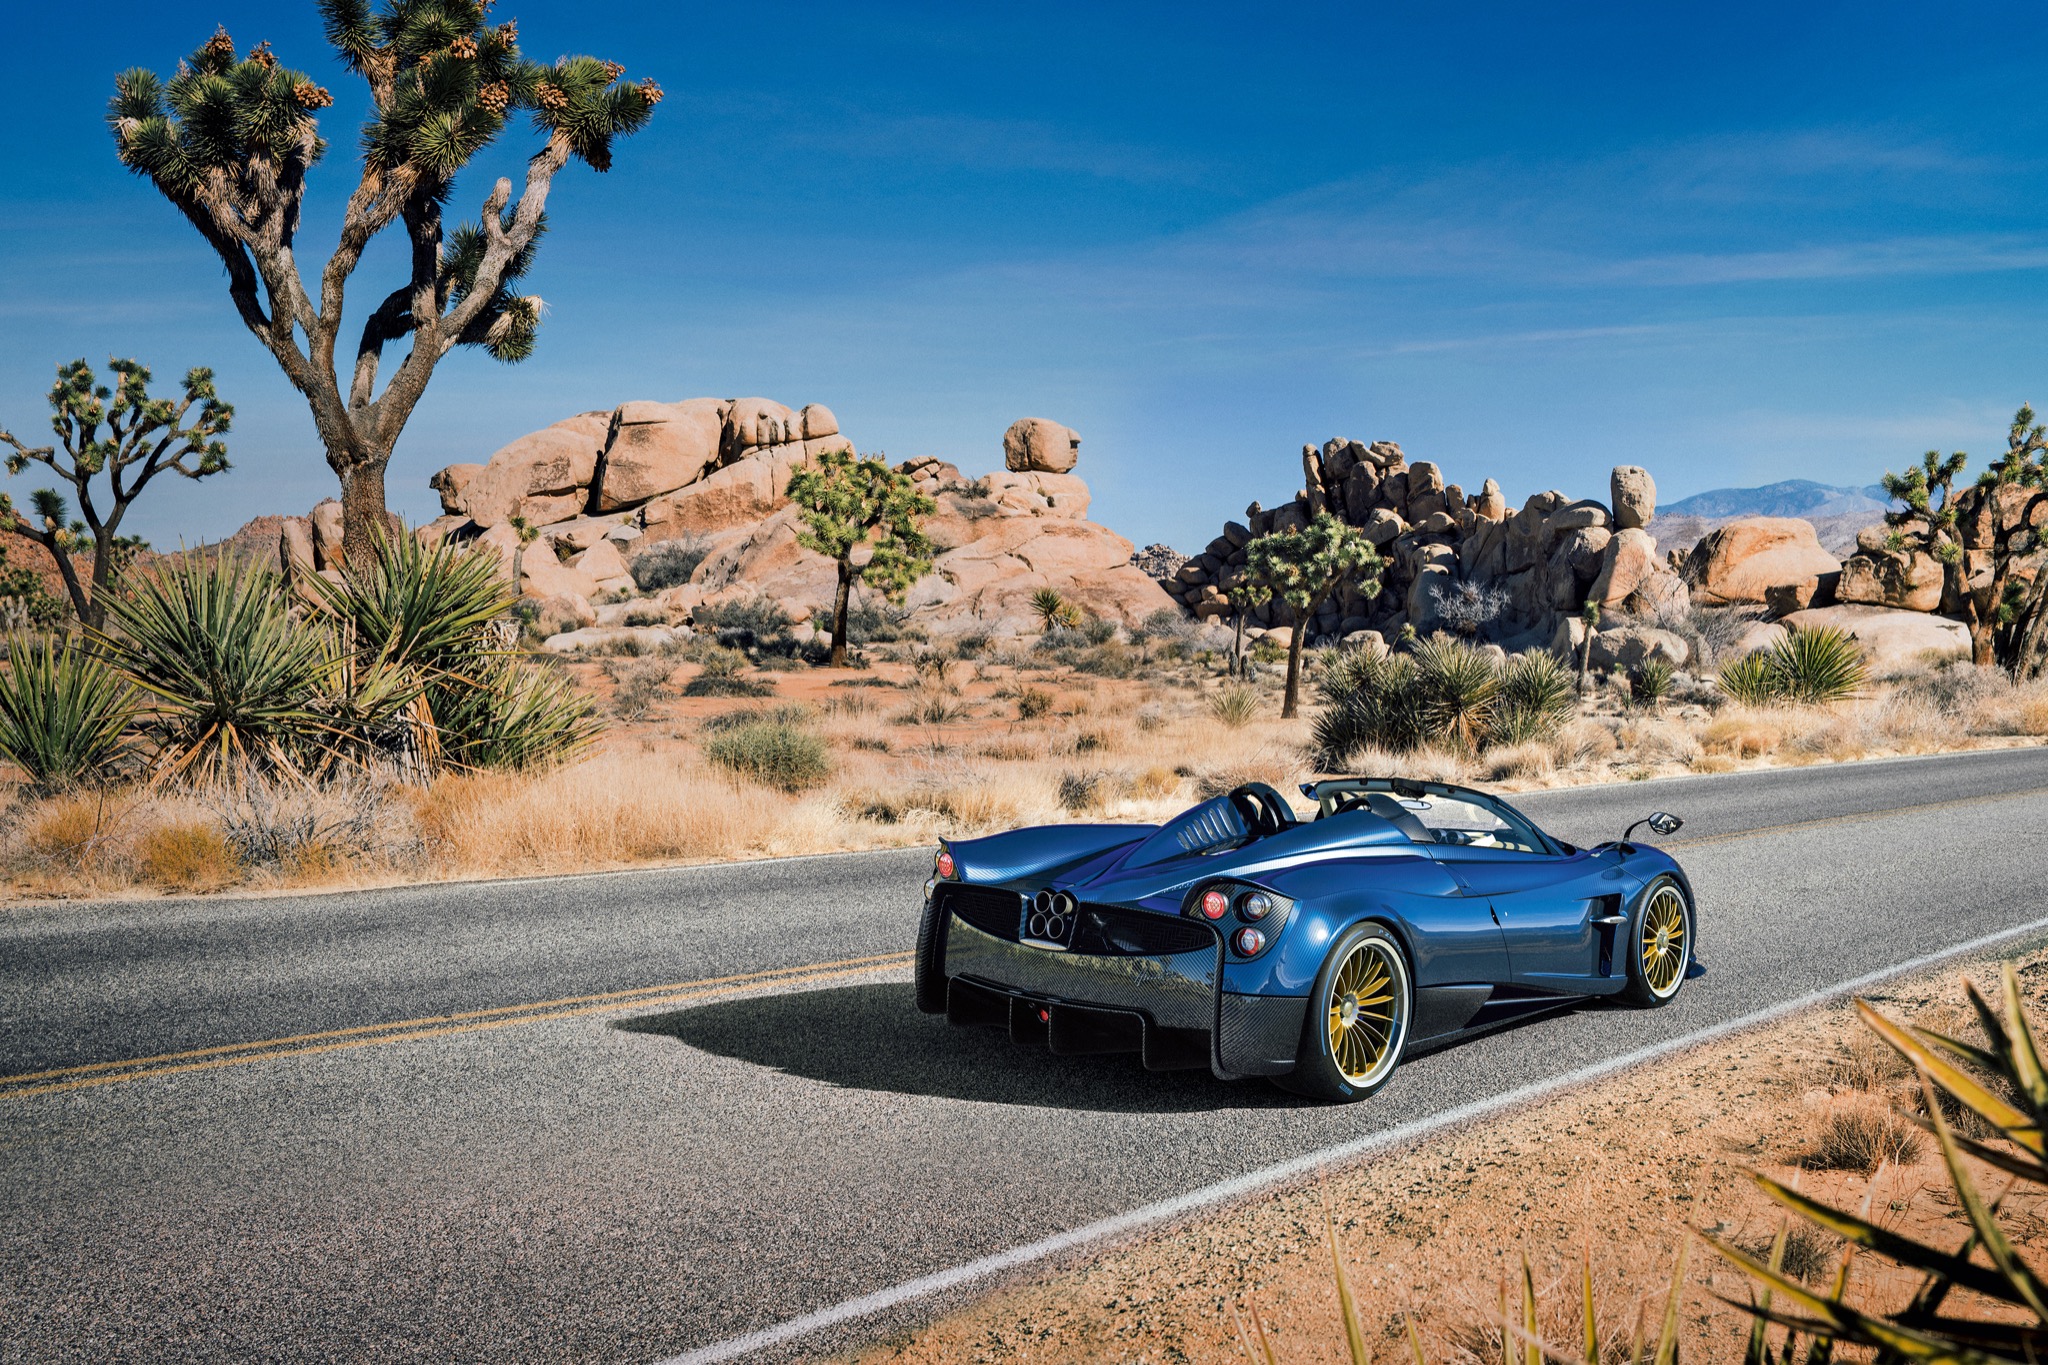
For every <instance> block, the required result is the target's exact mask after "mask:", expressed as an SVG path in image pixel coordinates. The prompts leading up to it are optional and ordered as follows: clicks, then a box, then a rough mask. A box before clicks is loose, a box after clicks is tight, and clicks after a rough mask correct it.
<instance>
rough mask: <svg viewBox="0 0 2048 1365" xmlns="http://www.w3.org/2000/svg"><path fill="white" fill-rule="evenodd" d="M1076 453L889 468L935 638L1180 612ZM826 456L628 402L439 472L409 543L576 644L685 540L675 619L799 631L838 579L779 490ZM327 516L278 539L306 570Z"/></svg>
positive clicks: (831, 425) (813, 427) (691, 413)
mask: <svg viewBox="0 0 2048 1365" xmlns="http://www.w3.org/2000/svg"><path fill="white" fill-rule="evenodd" d="M1080 443H1081V438H1080V437H1079V436H1078V435H1076V434H1075V433H1074V432H1073V431H1072V430H1071V429H1069V428H1067V427H1064V426H1062V425H1060V424H1059V423H1057V422H1050V421H1047V420H1045V419H1043V418H1025V419H1024V420H1022V421H1020V422H1017V423H1016V424H1015V425H1013V426H1012V427H1011V428H1010V429H1009V431H1008V432H1006V433H1005V434H1004V437H1003V464H1004V467H1003V468H1001V469H998V470H996V471H995V472H993V473H991V474H988V475H986V476H984V477H982V478H980V479H969V478H967V477H966V476H965V475H963V474H962V473H961V472H960V470H959V469H958V468H957V467H955V466H953V465H951V464H948V463H945V462H944V461H941V460H938V459H935V458H932V457H923V458H920V459H915V460H910V461H907V462H905V463H903V464H901V465H899V466H897V468H898V469H900V470H902V471H903V472H905V473H908V474H909V475H911V477H912V478H913V479H914V480H915V482H916V483H917V486H918V487H919V489H920V490H922V491H923V492H925V493H926V494H927V495H928V496H931V497H932V498H933V499H934V501H935V502H936V503H937V504H938V511H937V513H936V514H935V515H934V516H933V517H932V518H931V519H930V520H929V522H928V524H927V526H926V532H927V534H929V535H930V536H931V538H932V540H933V542H934V544H935V545H936V546H937V547H938V550H939V553H938V556H937V562H936V563H935V565H934V567H933V570H932V572H930V573H929V574H927V575H925V576H924V578H922V579H920V580H919V581H918V583H917V584H916V585H914V586H913V587H912V589H911V591H910V596H909V602H910V604H911V606H912V607H913V608H915V609H917V610H919V611H920V612H922V613H923V614H924V616H925V617H926V618H927V621H928V623H929V624H932V625H934V626H936V627H938V628H941V629H944V628H947V627H957V628H959V629H968V628H977V629H989V630H999V631H1000V630H1017V629H1022V628H1024V627H1025V626H1026V625H1027V624H1029V622H1030V621H1031V619H1032V613H1031V611H1030V606H1029V599H1030V597H1031V594H1032V593H1033V592H1035V591H1037V590H1038V589H1040V588H1046V587H1050V588H1053V589H1055V590H1057V591H1058V592H1060V593H1061V594H1062V595H1063V596H1065V597H1067V598H1068V599H1069V600H1071V601H1074V602H1075V603H1077V604H1078V605H1079V606H1081V607H1082V608H1083V609H1084V610H1087V611H1090V612H1092V613H1094V614H1096V615H1100V616H1105V617H1110V618H1113V619H1118V620H1122V621H1125V622H1131V623H1135V622H1136V621H1138V620H1141V619H1142V618H1143V617H1145V616H1147V615H1150V614H1151V613H1152V612H1155V611H1159V610H1162V609H1166V608H1170V607H1171V606H1172V605H1173V603H1172V600H1171V599H1170V598H1168V596H1167V595H1166V593H1165V592H1164V591H1162V590H1161V589H1160V587H1159V585H1158V584H1157V583H1156V582H1155V581H1154V580H1153V579H1152V578H1151V577H1150V576H1148V575H1147V574H1146V573H1145V572H1144V571H1143V570H1142V569H1140V568H1139V567H1137V566H1136V565H1134V564H1133V563H1132V551H1131V543H1130V542H1129V541H1127V540H1125V539H1124V538H1123V537H1121V536H1119V535H1116V534H1115V533H1114V532H1111V531H1109V530H1108V529H1107V528H1105V527H1102V526H1100V525H1097V524H1096V523H1094V522H1091V521H1089V520H1088V507H1089V503H1090V500H1091V498H1090V494H1089V490H1088V485H1087V483H1086V482H1084V481H1083V480H1082V479H1081V478H1080V477H1079V476H1077V475H1075V474H1074V473H1073V472H1072V471H1073V469H1074V466H1075V462H1076V460H1077V459H1078V457H1079V450H1080ZM832 450H844V451H848V452H853V451H854V446H853V443H852V442H851V441H850V440H848V439H847V438H846V437H845V435H844V434H843V433H842V432H841V431H840V429H839V420H838V418H837V417H835V416H834V415H833V413H832V411H831V410H830V409H829V408H825V407H823V406H820V405H818V404H815V403H814V404H811V405H810V406H808V407H804V408H801V409H796V408H790V407H787V406H785V405H783V404H781V403H777V402H775V401H773V400H771V399H766V398H692V399H687V400H684V401H682V402H678V403H659V402H644V401H632V402H627V403H622V404H620V405H619V406H618V407H617V408H614V409H612V410H611V411H610V412H586V413H580V414H578V415H577V416H575V417H571V418H567V419H565V420H563V421H561V422H557V423H555V424H554V425H553V426H550V427H546V428H543V429H542V430H540V431H537V432H533V433H531V434H530V435H527V436H522V437H521V438H519V439H518V440H516V441H514V442H512V443H511V444H509V445H507V446H505V447H504V448H503V449H501V450H499V451H497V452H496V453H495V454H493V455H492V456H491V458H490V459H489V460H488V461H486V462H484V463H482V464H456V465H450V466H448V467H447V468H445V469H443V470H441V471H439V472H438V473H436V474H435V475H434V476H433V479H432V480H431V484H432V486H433V488H434V490H435V491H436V492H437V493H438V494H439V495H440V497H441V505H442V507H443V509H444V511H445V512H446V515H445V516H443V517H440V518H438V519H437V520H436V521H434V522H433V523H432V524H431V525H429V526H426V527H422V528H421V529H420V531H419V532H417V533H416V534H418V535H419V536H420V537H421V539H422V540H424V541H431V542H440V541H444V540H447V541H453V542H455V543H476V544H480V545H484V546H487V547H489V548H491V549H492V550H493V551H494V552H495V553H496V554H497V555H498V557H499V560H500V562H501V563H502V564H503V565H504V566H505V572H506V574H507V575H508V576H510V575H511V574H513V573H514V572H515V570H514V566H515V565H517V570H516V571H517V574H518V578H519V588H520V591H521V592H522V593H523V594H524V595H526V596H528V597H530V598H534V599H536V600H537V601H539V602H540V603H542V604H543V611H544V613H545V614H546V615H547V617H548V619H549V620H550V621H553V622H560V623H563V624H564V625H565V626H569V627H571V628H572V629H573V628H574V627H576V626H583V627H588V626H590V625H591V623H592V622H593V621H595V620H596V619H597V617H596V614H595V612H594V610H593V608H592V601H593V599H596V598H599V597H601V596H604V595H606V594H614V595H616V594H624V593H629V592H632V591H633V590H634V582H633V579H632V576H631V568H630V558H631V556H632V555H633V554H634V553H636V552H637V551H639V550H640V549H642V548H644V547H646V546H648V545H653V544H656V543H659V542H663V541H669V540H677V539H683V538H696V539H699V540H702V541H704V542H708V545H707V547H706V548H707V553H706V555H705V556H704V559H703V561H702V562H701V563H700V564H699V565H698V567H697V570H696V572H695V573H694V575H693V576H692V578H691V580H690V582H689V583H688V584H685V585H683V586H681V587H677V588H672V589H669V590H668V591H667V592H665V593H664V599H665V601H666V603H667V605H668V606H670V607H671V608H672V609H676V610H688V609H690V608H693V607H695V606H698V605H702V604H704V603H707V602H712V601H719V600H724V599H727V598H733V597H749V598H751V597H769V598H773V599H775V600H777V601H779V602H780V603H781V604H782V605H783V607H784V609H785V610H787V611H789V612H790V613H791V614H792V615H794V616H797V617H798V618H799V619H801V618H803V617H807V616H809V615H810V614H811V613H812V612H813V611H814V610H816V609H818V608H820V607H822V606H825V605H826V604H828V603H829V602H830V601H831V599H832V594H833V589H834V587H835V580H836V571H835V569H834V567H833V565H832V564H831V563H830V562H829V561H827V560H826V559H825V558H824V557H823V556H821V555H817V554H814V553H812V552H811V551H809V550H806V549H804V548H802V547H801V546H800V545H799V544H798V543H797V529H798V521H797V517H796V513H795V512H794V510H793V509H792V508H791V507H790V506H789V501H788V499H787V497H786V496H785V495H784V491H783V490H784V489H786V488H787V487H788V486H789V479H790V475H791V474H792V473H794V472H795V470H796V469H797V468H798V466H800V465H802V464H804V463H805V462H807V461H810V460H814V459H816V458H817V457H818V456H819V455H820V454H821V453H823V452H825V451H832ZM327 510H328V509H327V506H326V505H324V504H323V507H322V508H321V509H316V516H315V517H314V518H313V520H312V521H311V522H309V523H306V524H305V525H304V527H303V534H302V535H300V536H299V537H298V539H299V540H301V541H304V542H305V545H304V546H303V547H297V542H295V541H294V539H293V533H292V531H291V529H290V528H289V527H288V528H287V531H286V533H285V536H284V541H283V543H284V544H285V546H286V549H287V551H288V552H296V551H295V547H296V548H299V549H303V550H304V552H305V559H306V567H308V568H310V569H314V570H319V569H325V568H327V567H329V560H330V558H331V556H332V555H333V554H338V553H339V543H340V541H339V535H340V519H339V507H338V505H336V506H334V507H333V508H332V513H333V515H332V516H329V517H327V518H326V519H327V520H331V521H332V522H333V523H334V525H333V527H332V528H331V535H329V533H328V530H327V529H326V528H325V522H324V521H323V520H322V514H324V513H326V511H327ZM521 521H523V522H524V524H525V527H526V533H525V536H524V537H522V534H521V530H520V523H521ZM330 539H331V540H332V542H333V548H332V551H331V552H328V551H327V550H326V549H325V547H326V546H327V542H328V540H330ZM599 628H600V629H603V628H606V627H599Z"/></svg>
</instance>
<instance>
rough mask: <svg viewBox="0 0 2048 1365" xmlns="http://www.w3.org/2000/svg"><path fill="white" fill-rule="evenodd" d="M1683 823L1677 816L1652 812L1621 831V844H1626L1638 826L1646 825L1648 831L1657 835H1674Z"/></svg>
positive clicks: (1667, 812)
mask: <svg viewBox="0 0 2048 1365" xmlns="http://www.w3.org/2000/svg"><path fill="white" fill-rule="evenodd" d="M1684 823H1685V821H1683V820H1681V819H1679V818H1678V817H1677V816H1675V815H1673V814H1671V813H1670V812H1669V811H1661V810H1660V811H1652V812H1651V813H1650V814H1648V815H1645V816H1644V817H1643V818H1642V819H1640V820H1638V821H1636V823H1635V824H1634V825H1630V826H1629V827H1628V828H1627V829H1625V830H1623V831H1622V832H1621V842H1622V843H1624V844H1625V843H1627V842H1628V836H1629V835H1631V834H1634V833H1635V832H1636V827H1637V826H1638V825H1648V826H1649V827H1650V829H1651V830H1652V831H1653V832H1654V833H1657V834H1673V833H1676V832H1677V830H1678V828H1679V826H1681V825H1683V824H1684Z"/></svg>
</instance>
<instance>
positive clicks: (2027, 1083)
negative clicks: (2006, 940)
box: [1970, 962, 2048, 1112]
mask: <svg viewBox="0 0 2048 1365" xmlns="http://www.w3.org/2000/svg"><path fill="white" fill-rule="evenodd" d="M2001 976H2002V977H2003V980H2004V986H2005V1017H2006V1018H2007V1019H2009V1020H2011V1021H2012V1024H2011V1029H2010V1031H2009V1032H2008V1033H2007V1034H2006V1037H2007V1040H2008V1047H2009V1048H2010V1050H2011V1053H2012V1062H2013V1079H2014V1080H2015V1081H2017V1082H2019V1087H2020V1090H2021V1092H2022V1093H2023V1094H2025V1095H2026V1097H2027V1101H2028V1103H2030V1104H2032V1105H2033V1106H2034V1109H2035V1110H2036V1112H2039V1111H2041V1110H2043V1109H2048V1075H2044V1074H2043V1070H2042V1066H2041V1051H2040V1048H2039V1047H2038V1046H2037V1045H2036V1043H2035V1040H2034V1028H2033V1025H2032V1024H2031V1023H2029V1022H2028V1020H2027V1015H2026V1011H2025V1010H2024V1009H2022V1008H2021V1005H2020V978H2019V973H2018V972H2016V971H2014V970H2013V965H2012V963H2010V962H2007V963H2005V964H2004V970H2003V972H2002V973H2001ZM1976 989H1977V988H1976V987H1975V986H1972V987H1971V988H1970V992H1971V994H1972V995H1974V994H1976Z"/></svg>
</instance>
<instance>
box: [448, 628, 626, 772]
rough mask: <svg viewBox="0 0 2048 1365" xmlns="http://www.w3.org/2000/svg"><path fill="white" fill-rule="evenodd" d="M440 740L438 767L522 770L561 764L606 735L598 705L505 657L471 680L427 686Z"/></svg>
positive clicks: (563, 682)
mask: <svg viewBox="0 0 2048 1365" xmlns="http://www.w3.org/2000/svg"><path fill="white" fill-rule="evenodd" d="M426 700H427V705H428V707H429V709H430V710H431V711H432V713H433V716H434V720H435V725H436V727H437V728H438V730H439V733H440V736H441V748H440V761H441V762H442V763H443V764H445V765H447V766H449V767H453V768H458V769H472V770H474V769H483V768H506V769H526V768H541V767H547V766H550V765H552V764H556V763H563V762H566V761H568V760H569V759H571V758H574V757H575V756H576V755H577V754H579V753H581V752H583V750H585V749H587V748H589V747H590V744H591V742H592V741H593V740H595V739H596V738H597V736H598V735H599V734H600V733H601V732H602V731H603V729H604V725H603V723H602V722H601V721H599V720H598V718H597V711H596V705H595V703H593V702H592V700H591V699H590V698H589V697H588V696H586V695H585V694H583V693H582V692H580V691H578V690H577V688H576V686H575V684H574V683H572V682H570V681H569V680H568V679H567V678H565V677H563V676H562V675H560V674H559V673H555V672H553V671H552V670H550V669H547V668H545V667H542V666H539V665H536V664H532V663H528V662H526V661H524V660H521V659H515V658H512V657H510V656H500V657H498V658H495V659H493V660H491V662H490V663H489V664H488V665H487V666H486V667H485V669H484V671H483V673H482V674H481V675H480V676H479V677H477V678H474V679H464V680H460V681H451V680H448V679H442V680H439V681H436V682H433V683H430V684H429V685H428V687H427V696H426Z"/></svg>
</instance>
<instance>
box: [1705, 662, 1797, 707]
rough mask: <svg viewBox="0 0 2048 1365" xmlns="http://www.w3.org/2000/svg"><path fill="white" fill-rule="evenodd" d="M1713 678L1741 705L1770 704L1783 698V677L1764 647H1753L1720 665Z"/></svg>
mask: <svg viewBox="0 0 2048 1365" xmlns="http://www.w3.org/2000/svg"><path fill="white" fill-rule="evenodd" d="M1715 681H1716V682H1717V683H1718V684H1719V685H1720V688H1721V690H1722V691H1723V692H1725V693H1727V694H1728V696H1729V698H1730V699H1732V700H1734V701H1738V702H1740V703H1742V704H1743V705H1744V706H1770V705H1773V704H1775V703H1777V702H1780V701H1783V700H1784V699H1785V684H1784V679H1783V678H1782V677H1781V676H1780V675H1779V673H1778V666H1777V663H1776V661H1775V660H1774V659H1773V658H1772V657H1771V651H1770V650H1768V649H1753V650H1751V651H1750V652H1749V653H1747V654H1744V655H1742V656H1741V657H1739V658H1734V659H1730V660H1729V661H1728V662H1727V663H1725V664H1722V665H1721V671H1720V673H1719V674H1718V675H1717V676H1716V678H1715Z"/></svg>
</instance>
